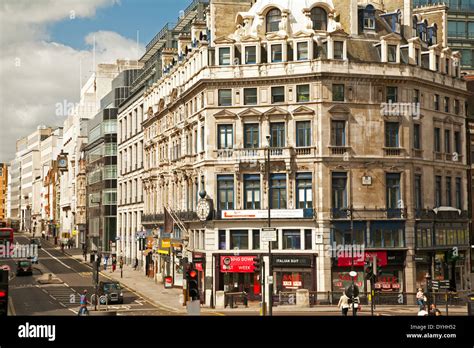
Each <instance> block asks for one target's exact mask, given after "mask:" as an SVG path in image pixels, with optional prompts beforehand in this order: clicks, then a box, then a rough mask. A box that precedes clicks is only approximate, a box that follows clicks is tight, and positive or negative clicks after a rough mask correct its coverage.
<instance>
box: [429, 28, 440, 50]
mask: <svg viewBox="0 0 474 348" xmlns="http://www.w3.org/2000/svg"><path fill="white" fill-rule="evenodd" d="M437 33H438V26H437V25H436V23H434V24H433V25H432V26H431V27H429V28H428V44H429V45H430V46H431V45H436V44H437V43H438V40H437V38H438V37H437Z"/></svg>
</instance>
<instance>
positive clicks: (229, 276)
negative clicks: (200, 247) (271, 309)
mask: <svg viewBox="0 0 474 348" xmlns="http://www.w3.org/2000/svg"><path fill="white" fill-rule="evenodd" d="M256 256H257V255H255V254H252V255H215V256H214V257H215V258H216V263H215V264H216V265H219V273H218V277H217V279H216V289H217V290H224V291H225V292H246V293H247V294H248V299H249V300H250V301H253V300H260V298H261V297H260V296H261V286H260V275H259V274H258V273H257V272H255V270H254V265H253V260H254V258H255V257H256Z"/></svg>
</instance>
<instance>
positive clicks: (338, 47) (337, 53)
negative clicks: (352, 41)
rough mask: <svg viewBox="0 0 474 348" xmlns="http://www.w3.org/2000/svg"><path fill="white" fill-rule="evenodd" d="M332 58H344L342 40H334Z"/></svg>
mask: <svg viewBox="0 0 474 348" xmlns="http://www.w3.org/2000/svg"><path fill="white" fill-rule="evenodd" d="M334 59H344V42H343V41H334Z"/></svg>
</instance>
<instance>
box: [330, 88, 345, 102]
mask: <svg viewBox="0 0 474 348" xmlns="http://www.w3.org/2000/svg"><path fill="white" fill-rule="evenodd" d="M332 101H345V96H344V85H342V84H333V85H332Z"/></svg>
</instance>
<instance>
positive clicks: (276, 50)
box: [271, 45, 283, 63]
mask: <svg viewBox="0 0 474 348" xmlns="http://www.w3.org/2000/svg"><path fill="white" fill-rule="evenodd" d="M282 47H283V46H282V45H272V46H271V54H272V57H271V59H272V63H280V62H282V61H283V48H282Z"/></svg>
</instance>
